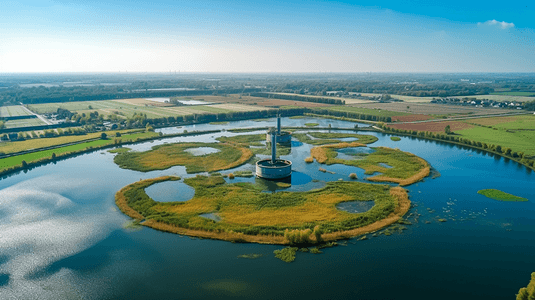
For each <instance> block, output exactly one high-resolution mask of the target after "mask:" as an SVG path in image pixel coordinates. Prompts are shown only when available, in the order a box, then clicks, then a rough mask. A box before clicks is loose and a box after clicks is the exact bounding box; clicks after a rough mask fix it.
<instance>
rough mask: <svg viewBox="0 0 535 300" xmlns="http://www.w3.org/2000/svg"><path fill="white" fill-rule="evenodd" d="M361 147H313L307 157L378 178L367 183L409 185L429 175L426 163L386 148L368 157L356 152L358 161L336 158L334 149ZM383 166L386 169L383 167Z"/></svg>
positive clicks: (340, 145)
mask: <svg viewBox="0 0 535 300" xmlns="http://www.w3.org/2000/svg"><path fill="white" fill-rule="evenodd" d="M362 146H365V145H363V144H361V143H358V142H352V143H339V144H331V145H323V146H319V147H314V148H312V149H311V150H310V154H311V156H312V157H313V158H315V159H316V161H317V162H319V163H321V164H328V165H331V164H344V165H348V166H355V167H359V168H362V169H364V170H365V171H366V172H365V174H373V173H375V172H380V173H382V174H381V175H377V176H373V177H369V178H367V180H370V181H378V182H394V183H399V185H401V186H405V185H409V184H413V183H415V182H418V181H420V180H422V179H423V178H425V177H426V176H428V175H429V172H430V166H429V164H428V163H427V162H426V161H425V160H423V159H421V158H419V157H417V156H416V155H414V154H411V153H408V152H403V151H401V150H398V149H391V148H386V147H377V148H373V149H374V150H375V152H372V153H370V154H366V153H360V154H359V156H360V157H361V158H362V159H352V160H346V159H339V158H337V156H338V153H337V152H336V149H341V148H349V147H362ZM384 164H386V165H388V166H390V168H389V167H386V166H385V165H384Z"/></svg>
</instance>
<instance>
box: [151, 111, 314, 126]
mask: <svg viewBox="0 0 535 300" xmlns="http://www.w3.org/2000/svg"><path fill="white" fill-rule="evenodd" d="M306 112H308V109H306V108H287V109H280V110H274V109H271V110H258V111H236V112H228V113H219V114H194V115H185V116H176V117H163V118H154V119H146V120H145V124H147V123H148V124H150V125H155V126H165V125H167V124H175V123H178V124H180V123H210V122H222V121H239V120H250V119H265V118H271V117H275V116H277V114H281V115H282V116H283V117H291V116H300V115H303V114H304V113H306Z"/></svg>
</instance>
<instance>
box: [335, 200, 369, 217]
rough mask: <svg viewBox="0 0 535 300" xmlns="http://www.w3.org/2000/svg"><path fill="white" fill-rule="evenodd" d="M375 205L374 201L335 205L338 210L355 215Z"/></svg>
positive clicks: (348, 202)
mask: <svg viewBox="0 0 535 300" xmlns="http://www.w3.org/2000/svg"><path fill="white" fill-rule="evenodd" d="M374 205H375V201H373V200H371V201H347V202H342V203H339V204H337V205H336V208H337V209H339V210H343V211H347V212H348V213H352V214H357V213H363V212H367V211H368V210H370V209H372V207H373V206H374Z"/></svg>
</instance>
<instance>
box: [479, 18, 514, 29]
mask: <svg viewBox="0 0 535 300" xmlns="http://www.w3.org/2000/svg"><path fill="white" fill-rule="evenodd" d="M477 25H478V26H481V25H486V26H498V27H500V28H501V29H507V28H513V27H515V24H514V23H507V22H505V21H502V22H499V21H496V20H488V21H487V22H484V23H481V22H479V23H477Z"/></svg>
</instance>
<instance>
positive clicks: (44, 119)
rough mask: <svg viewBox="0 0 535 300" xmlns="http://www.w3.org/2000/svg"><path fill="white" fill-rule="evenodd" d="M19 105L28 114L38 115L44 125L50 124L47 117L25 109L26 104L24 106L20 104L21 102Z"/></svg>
mask: <svg viewBox="0 0 535 300" xmlns="http://www.w3.org/2000/svg"><path fill="white" fill-rule="evenodd" d="M20 106H21V107H22V108H23V109H24V110H25V111H26V112H28V113H29V114H31V115H35V116H36V117H38V118H39V119H40V120H41V121H43V122H45V124H46V125H52V122H50V121H48V119H47V118H45V117H43V116H41V115H38V114H36V113H34V112H33V111H31V110H29V109H27V108H26V106H24V105H22V104H21V105H20Z"/></svg>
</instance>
